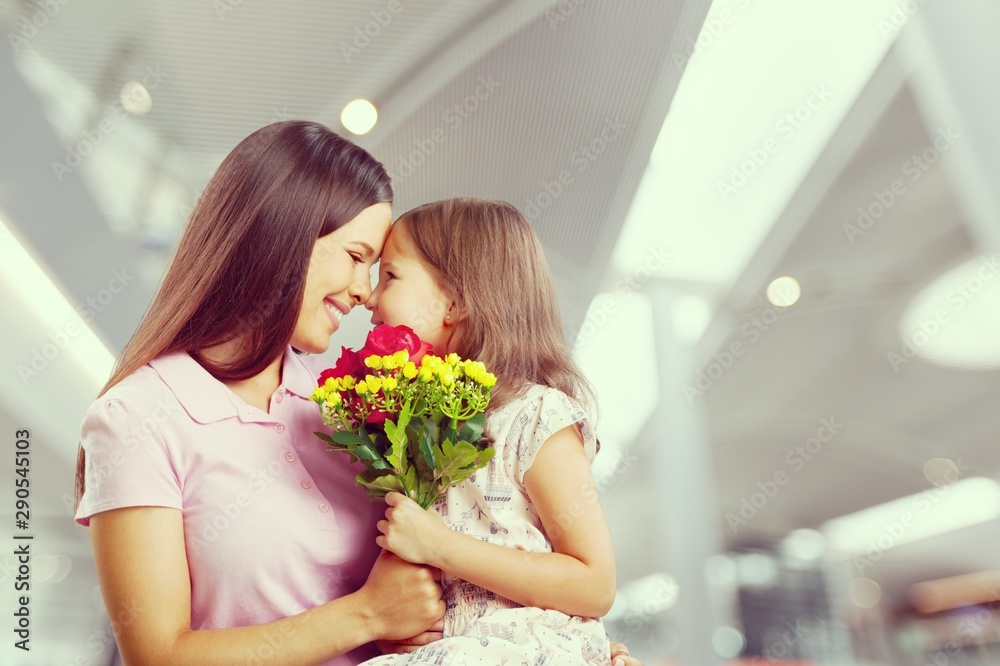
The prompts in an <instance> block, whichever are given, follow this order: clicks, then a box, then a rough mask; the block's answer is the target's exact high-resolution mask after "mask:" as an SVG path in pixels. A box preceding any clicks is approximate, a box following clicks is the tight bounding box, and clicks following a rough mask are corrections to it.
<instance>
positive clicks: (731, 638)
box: [712, 627, 747, 659]
mask: <svg viewBox="0 0 1000 666" xmlns="http://www.w3.org/2000/svg"><path fill="white" fill-rule="evenodd" d="M746 646H747V639H746V637H745V636H744V635H743V632H742V631H740V630H739V629H737V628H736V627H718V628H716V630H715V631H713V632H712V649H714V650H715V654H717V655H719V656H720V657H722V658H724V659H733V658H735V657H738V656H739V655H740V653H741V652H743V648H745V647H746Z"/></svg>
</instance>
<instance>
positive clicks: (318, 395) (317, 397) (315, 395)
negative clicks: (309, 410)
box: [310, 386, 326, 404]
mask: <svg viewBox="0 0 1000 666" xmlns="http://www.w3.org/2000/svg"><path fill="white" fill-rule="evenodd" d="M310 399H311V400H312V401H313V402H318V403H320V404H322V403H323V401H324V400H326V390H325V389H324V388H323V387H322V386H318V387H316V389H315V390H313V392H312V395H311V396H310Z"/></svg>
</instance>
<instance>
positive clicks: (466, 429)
mask: <svg viewBox="0 0 1000 666" xmlns="http://www.w3.org/2000/svg"><path fill="white" fill-rule="evenodd" d="M484 430H486V414H485V413H482V412H480V413H479V414H476V415H475V416H473V417H472V418H471V419H469V420H468V421H466V422H465V423H464V424H463V425H462V428H461V430H459V433H458V436H459V439H464V440H465V441H467V442H473V443H476V442H479V440H480V439H482V437H483V431H484ZM477 448H478V447H477Z"/></svg>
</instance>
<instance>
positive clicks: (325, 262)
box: [291, 203, 392, 354]
mask: <svg viewBox="0 0 1000 666" xmlns="http://www.w3.org/2000/svg"><path fill="white" fill-rule="evenodd" d="M391 215H392V208H391V207H390V205H389V204H388V203H378V204H375V205H374V206H369V207H368V208H365V209H364V210H363V211H361V212H360V213H358V215H357V216H356V217H354V218H353V219H352V220H350V221H349V222H348V223H347V224H345V225H344V226H342V227H340V228H338V229H335V230H334V231H332V232H330V233H329V234H327V235H325V236H322V237H320V238H319V239H317V240H316V244H315V245H314V246H313V252H312V257H311V258H310V260H309V273H308V274H307V276H306V286H305V291H304V293H303V296H302V306H301V308H300V310H299V317H298V320H297V321H296V322H295V330H294V331H293V332H292V340H291V345H292V346H293V347H295V348H296V349H299V350H302V351H305V352H310V353H313V354H321V353H323V352H324V351H326V350H327V348H328V347H329V346H330V336H331V335H333V333H334V331H336V330H337V329H338V328H339V327H340V320H341V319H342V318H343V316H344V315H346V314H347V313H348V312H350V311H351V308H353V307H354V306H355V305H362V304H364V303H365V301H367V300H368V297H369V296H370V295H371V293H372V287H371V277H370V271H371V267H372V265H373V264H374V263H375V261H376V260H378V257H379V254H380V253H381V252H382V246H383V244H384V243H385V237H386V235H387V234H388V233H389V224H390V222H391V221H392V217H391Z"/></svg>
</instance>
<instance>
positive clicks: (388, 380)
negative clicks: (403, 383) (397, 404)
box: [382, 377, 399, 393]
mask: <svg viewBox="0 0 1000 666" xmlns="http://www.w3.org/2000/svg"><path fill="white" fill-rule="evenodd" d="M398 385H399V382H398V381H397V380H396V378H395V377H384V378H383V379H382V389H383V390H385V392H386V393H389V392H390V391H395V390H396V386H398Z"/></svg>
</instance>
